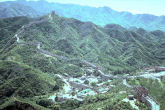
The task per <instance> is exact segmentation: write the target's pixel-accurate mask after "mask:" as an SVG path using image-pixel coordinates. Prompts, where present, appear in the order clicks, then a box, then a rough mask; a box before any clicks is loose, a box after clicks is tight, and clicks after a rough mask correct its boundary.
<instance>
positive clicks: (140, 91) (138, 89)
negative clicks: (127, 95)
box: [134, 86, 148, 101]
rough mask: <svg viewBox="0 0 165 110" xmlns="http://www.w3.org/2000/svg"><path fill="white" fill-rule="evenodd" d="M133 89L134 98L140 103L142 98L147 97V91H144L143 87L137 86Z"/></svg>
mask: <svg viewBox="0 0 165 110" xmlns="http://www.w3.org/2000/svg"><path fill="white" fill-rule="evenodd" d="M134 89H135V91H136V92H137V95H136V97H137V99H138V100H139V101H142V96H147V95H148V89H146V88H145V87H143V86H137V87H135V88H134Z"/></svg>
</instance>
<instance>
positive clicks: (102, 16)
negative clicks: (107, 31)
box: [0, 0, 165, 31]
mask: <svg viewBox="0 0 165 110" xmlns="http://www.w3.org/2000/svg"><path fill="white" fill-rule="evenodd" d="M8 3H9V4H13V5H14V4H15V3H19V4H23V5H24V6H28V7H31V8H32V9H31V10H35V11H36V12H37V14H38V15H40V16H42V15H45V14H47V13H49V12H50V11H52V10H55V12H56V13H57V14H58V15H60V16H64V17H68V18H75V19H78V20H81V21H91V22H93V23H95V24H97V25H100V26H105V25H106V24H119V25H121V26H123V27H125V28H130V27H138V28H139V27H140V28H144V29H146V30H149V31H151V30H163V31H165V16H154V15H149V14H136V15H134V14H131V13H129V12H117V11H115V10H113V9H111V8H109V7H100V8H95V7H89V6H81V5H74V4H59V3H49V2H46V1H44V0H41V1H37V2H36V1H29V2H27V1H25V0H18V1H14V2H6V4H8ZM0 4H3V3H0ZM4 6H5V5H4ZM19 7H23V6H21V5H18V6H17V8H19ZM1 9H2V8H1ZM9 9H10V8H9ZM12 9H13V8H12ZM19 9H21V8H19ZM25 9H26V7H25ZM25 9H23V10H22V9H21V10H19V11H20V13H18V12H17V11H12V10H11V11H10V10H9V11H8V13H9V15H10V13H11V15H13V16H14V15H15V16H18V15H21V16H22V15H27V16H31V17H34V16H35V15H34V14H32V13H35V11H33V12H32V11H31V10H27V11H25ZM0 12H1V13H4V12H3V11H0ZM14 12H15V13H16V12H17V14H12V13H14ZM1 17H3V16H1Z"/></svg>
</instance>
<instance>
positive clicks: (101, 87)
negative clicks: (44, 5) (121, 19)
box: [0, 14, 165, 110]
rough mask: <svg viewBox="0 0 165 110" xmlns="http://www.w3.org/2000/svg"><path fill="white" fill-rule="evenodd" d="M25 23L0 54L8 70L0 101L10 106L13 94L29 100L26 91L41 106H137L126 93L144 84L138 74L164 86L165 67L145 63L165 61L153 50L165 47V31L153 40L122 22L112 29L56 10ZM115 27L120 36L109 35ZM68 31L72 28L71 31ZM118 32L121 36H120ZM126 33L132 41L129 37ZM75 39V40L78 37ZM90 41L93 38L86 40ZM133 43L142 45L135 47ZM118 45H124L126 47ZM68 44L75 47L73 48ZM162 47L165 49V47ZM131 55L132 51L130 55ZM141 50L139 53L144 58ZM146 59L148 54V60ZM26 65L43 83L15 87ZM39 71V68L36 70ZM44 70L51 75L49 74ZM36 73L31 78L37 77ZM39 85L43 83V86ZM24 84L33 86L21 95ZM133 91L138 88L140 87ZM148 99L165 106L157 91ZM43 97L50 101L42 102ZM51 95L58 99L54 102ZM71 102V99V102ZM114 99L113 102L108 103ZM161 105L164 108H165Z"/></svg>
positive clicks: (0, 67) (2, 65)
mask: <svg viewBox="0 0 165 110" xmlns="http://www.w3.org/2000/svg"><path fill="white" fill-rule="evenodd" d="M19 19H20V18H18V20H19ZM25 19H26V18H25ZM77 24H78V25H77ZM43 25H44V26H43ZM19 27H20V28H18V30H16V31H15V32H16V34H15V33H13V36H14V37H11V36H9V39H10V40H7V43H6V41H5V43H4V45H3V46H2V47H3V48H1V53H3V54H1V56H0V58H1V62H0V70H1V72H2V73H3V74H2V76H1V77H0V78H1V79H2V82H1V84H2V85H1V86H0V89H1V91H0V93H1V94H4V95H3V96H1V95H0V98H2V99H3V100H2V101H1V102H0V104H1V105H2V108H4V109H5V107H8V106H9V105H13V104H11V103H9V102H8V100H10V97H11V98H15V100H14V99H13V100H14V102H15V101H18V102H19V103H25V101H24V100H22V99H21V98H20V97H24V98H26V99H27V100H28V101H30V102H31V103H32V102H33V103H32V104H31V103H29V104H30V105H32V106H33V107H39V108H40V107H41V106H42V107H45V109H46V108H47V109H52V108H53V109H61V108H62V109H66V110H68V109H75V110H76V109H77V110H82V108H84V109H90V108H91V107H93V106H94V105H96V104H97V105H98V106H95V107H96V108H100V109H112V110H113V109H114V110H117V109H120V108H118V107H121V108H122V107H123V109H132V108H134V107H133V105H132V104H131V103H132V102H131V101H128V100H127V99H126V98H128V96H129V95H132V91H131V90H132V88H133V86H134V85H138V84H140V82H139V83H138V84H137V82H136V80H137V79H138V81H140V80H142V79H143V78H145V79H147V80H150V79H152V80H154V81H157V80H158V81H159V82H158V83H160V84H162V86H164V84H163V83H164V79H163V78H164V75H165V72H164V71H162V72H153V73H150V72H148V71H147V72H146V71H144V69H143V67H146V66H152V65H159V66H162V65H164V57H162V58H161V59H159V58H158V57H156V56H154V54H153V53H154V51H160V50H157V48H158V47H159V46H160V45H161V46H162V49H163V41H164V38H163V37H162V38H160V40H158V41H153V43H150V42H149V41H148V39H146V38H143V37H141V36H140V33H138V32H134V31H127V30H124V31H123V30H122V29H118V28H117V29H112V30H111V28H109V27H108V28H101V27H99V26H97V25H94V24H91V23H88V22H86V23H84V22H81V21H78V20H75V19H66V18H61V17H59V16H58V15H53V14H49V15H47V16H44V17H43V18H40V20H33V21H30V22H29V23H27V24H25V25H21V26H20V25H19ZM43 27H45V28H44V29H46V31H42V30H44V29H43ZM48 27H49V28H48ZM84 28H88V32H85V33H84V30H83V29H84ZM49 29H50V30H49ZM51 29H52V30H51ZM9 30H10V29H9ZM52 31H55V32H52ZM77 31H78V32H77ZM109 31H110V32H111V33H114V36H113V34H112V35H109V34H108V33H109ZM116 31H123V32H121V33H122V34H124V35H125V36H124V37H128V36H129V40H128V41H127V40H126V39H125V38H123V36H119V35H118V34H115V33H116ZM45 32H46V33H45ZM65 32H66V33H65ZM67 32H69V34H68V33H67ZM93 32H95V33H93ZM119 33H120V32H119ZM116 35H117V36H119V37H118V38H115V37H116ZM126 35H128V36H126ZM145 35H146V36H147V35H150V36H149V38H150V39H154V38H157V36H156V35H155V34H152V32H151V33H147V32H146V33H145ZM59 36H60V37H59ZM68 36H69V37H68ZM137 36H138V37H137ZM61 37H62V38H61ZM93 37H94V39H93ZM100 37H102V38H101V39H103V40H101V39H100ZM121 38H122V40H121ZM123 39H125V40H126V41H123ZM105 40H106V41H105ZM52 41H54V42H55V43H54V42H52ZM71 41H74V43H72V42H71ZM140 41H143V42H140ZM1 42H4V41H1ZM50 42H51V43H52V44H53V46H52V45H49V44H50ZM76 42H78V43H76ZM86 42H87V43H88V44H86ZM105 42H106V43H105ZM61 44H62V45H61ZM75 44H77V45H75ZM1 45H2V44H1ZM153 45H154V46H153ZM155 45H156V47H155ZM60 46H62V47H60ZM63 46H64V47H63ZM84 46H85V47H84ZM100 46H103V47H100ZM130 46H133V47H136V48H129V47H130ZM150 46H153V47H154V48H153V49H154V51H151V50H150V49H149V48H148V47H150ZM68 47H69V48H68ZM96 47H97V48H96ZM109 47H110V48H109ZM118 47H122V49H123V50H122V49H119V48H118ZM67 49H69V51H68V50H67ZM57 50H58V51H57ZM161 53H163V51H162V52H161ZM130 55H131V56H132V57H130ZM137 55H139V56H140V58H139V56H137ZM118 59H120V60H118ZM151 59H152V60H151ZM141 60H143V63H142V62H141ZM159 60H161V61H162V62H161V61H159ZM35 61H36V62H35ZM40 61H42V62H40ZM160 62H161V63H160ZM11 64H13V65H11ZM14 65H17V66H14ZM21 65H22V66H21ZM100 65H101V66H100ZM6 67H7V68H6ZM18 67H19V68H18ZM62 67H63V68H62ZM24 68H25V69H24ZM54 68H55V69H54ZM139 68H140V69H139ZM7 69H9V70H7ZM22 69H24V71H26V72H28V74H26V75H27V76H28V75H31V76H29V77H30V78H31V77H33V75H34V76H36V79H33V80H34V82H33V83H35V80H37V82H38V84H41V87H35V88H33V87H32V85H33V84H32V85H30V86H31V87H32V88H31V90H32V91H30V90H28V89H27V88H26V86H27V87H29V85H28V83H27V82H26V83H27V85H26V84H25V85H26V86H25V85H24V84H23V85H21V82H18V84H19V85H20V87H17V86H15V85H14V88H13V89H14V90H10V84H11V85H12V84H13V83H12V81H15V80H18V79H20V78H24V73H23V72H22V71H23V70H22ZM33 71H35V72H34V73H33ZM29 72H30V73H29ZM4 73H7V74H9V76H11V77H9V76H8V77H6V75H5V74H4ZM135 73H136V74H135ZM17 74H19V75H17ZM126 74H128V75H126ZM22 75H23V76H22ZM20 76H22V77H20ZM43 76H45V77H46V80H45V77H43ZM160 77H162V78H160ZM15 78H18V79H15ZM30 78H29V79H28V80H27V81H29V80H31V79H30ZM4 79H5V80H4ZM25 79H26V77H25ZM6 80H7V81H9V82H7V81H6ZM40 80H41V81H40ZM43 80H45V81H43ZM10 81H11V82H10ZM134 81H135V82H134ZM43 82H44V87H43V84H42V83H43ZM35 85H37V84H35ZM140 85H141V84H140ZM8 86H9V87H8ZM145 86H147V85H145ZM6 87H7V88H6ZM12 87H13V86H12ZM22 87H23V89H22ZM4 88H5V89H4ZM38 88H41V90H40V89H38ZM52 88H53V89H52ZM19 89H21V91H22V92H23V90H26V91H29V92H28V94H26V95H25V96H21V95H24V94H21V92H20V91H19ZM161 89H162V88H161ZM3 90H5V91H3ZM6 91H8V94H6ZM123 91H126V92H123ZM35 92H36V93H35ZM25 93H26V92H25ZM5 94H6V96H5ZM133 94H135V92H134V93H133ZM29 95H30V96H29ZM151 95H153V94H151ZM18 96H20V97H18ZM42 96H43V97H42ZM6 97H8V98H6ZM36 97H37V98H36ZM88 98H89V99H88ZM49 99H50V100H49ZM124 99H126V100H124ZM145 99H146V100H148V102H149V103H150V104H151V105H152V107H151V108H156V109H152V110H159V109H160V107H157V105H158V106H159V105H161V106H162V102H159V103H157V101H155V97H154V98H153V99H152V98H151V97H147V96H146V97H145ZM156 99H157V97H156ZM43 100H44V101H45V100H46V101H45V102H44V103H41V102H42V101H43ZM51 100H52V101H53V102H51ZM90 100H94V101H90ZM109 100H111V101H109ZM133 100H136V99H133ZM3 101H4V102H5V104H4V102H3ZM28 101H27V102H28ZM37 101H40V102H37ZM67 101H70V102H67ZM74 101H75V102H74ZM49 102H50V103H49ZM102 102H105V104H102ZM110 102H111V103H110ZM129 102H131V103H129ZM6 103H7V104H6ZM8 103H9V104H8ZM45 103H46V104H45ZM47 103H48V105H47ZM67 103H69V104H70V105H69V104H68V105H67ZM108 103H109V104H110V105H108ZM133 103H135V104H134V105H137V107H135V109H141V107H142V108H144V110H147V109H148V107H147V106H146V105H145V104H144V103H142V102H139V101H134V102H133ZM137 103H138V104H137ZM87 104H88V105H87ZM120 104H121V105H120ZM64 105H65V106H64ZM72 105H74V106H72ZM105 105H106V106H105ZM155 105H156V106H155ZM13 106H15V105H13ZM52 106H53V107H52ZM42 107H41V108H42ZM2 108H0V109H2ZM41 108H40V109H41ZM42 109H44V108H42ZM161 109H162V110H163V108H161ZM91 110H92V109H91Z"/></svg>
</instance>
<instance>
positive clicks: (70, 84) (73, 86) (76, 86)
mask: <svg viewBox="0 0 165 110" xmlns="http://www.w3.org/2000/svg"><path fill="white" fill-rule="evenodd" d="M49 19H52V18H51V14H50V15H49ZM49 19H43V20H39V21H33V22H30V23H29V24H27V25H24V26H22V27H21V29H20V30H19V31H18V32H17V34H15V35H14V37H13V38H12V39H15V41H16V42H17V44H18V45H31V46H35V47H36V48H37V49H38V51H39V52H40V53H42V54H45V55H49V56H52V57H56V58H57V59H58V60H64V61H66V62H71V61H73V60H76V61H79V62H81V63H83V64H85V65H87V66H88V67H90V68H91V69H90V70H92V71H93V72H92V74H90V76H87V75H83V76H82V77H80V78H75V80H77V81H73V79H74V78H73V77H70V76H67V75H66V76H62V75H56V76H57V77H59V78H60V79H61V80H62V81H63V82H64V83H65V85H64V88H63V89H66V90H64V91H60V92H61V93H60V92H59V93H55V94H54V95H52V96H50V97H49V99H52V100H55V98H56V97H57V94H58V98H59V101H63V100H66V99H68V98H71V99H77V100H80V101H82V100H83V99H84V98H85V97H86V96H87V95H89V94H87V95H84V96H83V95H82V94H81V92H82V91H84V90H85V89H89V91H92V93H91V95H95V94H100V93H105V92H108V91H109V90H110V88H111V87H115V86H114V85H111V87H107V86H103V85H104V83H103V84H102V83H97V85H98V86H100V87H99V88H94V87H92V86H90V85H89V84H84V82H83V83H82V81H84V79H85V80H88V78H89V77H92V78H93V79H96V80H98V79H101V80H103V81H105V83H106V82H108V81H112V80H113V79H122V80H123V82H122V83H123V85H125V86H126V87H128V88H131V89H133V90H134V91H136V92H137V94H140V96H139V100H141V101H142V102H143V103H145V104H146V105H147V106H148V107H149V108H150V109H151V110H160V105H159V103H158V102H157V101H156V100H154V99H153V98H152V97H151V96H150V95H148V94H145V93H143V89H144V88H143V89H142V91H137V88H138V87H133V86H131V85H129V84H128V83H127V80H126V78H128V79H129V78H136V77H145V78H153V79H154V78H155V79H157V78H158V77H160V76H164V75H165V72H164V73H162V74H159V75H155V74H149V75H148V74H143V75H138V76H126V78H125V77H118V76H113V75H106V74H105V73H104V72H102V71H101V70H100V68H98V66H96V65H94V64H92V63H90V62H88V61H86V60H82V59H78V58H75V59H69V58H67V57H65V56H59V55H57V54H54V53H51V52H48V51H46V50H44V49H42V48H41V47H42V46H41V45H42V43H40V42H30V41H29V42H27V41H26V42H25V41H20V37H19V36H20V35H21V34H22V33H23V32H24V31H25V29H26V28H29V27H31V26H32V25H35V24H39V23H43V22H48V21H49ZM8 43H9V41H8V42H7V43H6V45H8ZM3 50H4V49H2V51H1V52H3ZM94 71H97V72H98V73H99V76H95V75H94V74H93V73H94ZM88 81H89V80H88ZM77 82H78V83H77ZM96 82H97V81H96ZM89 83H92V82H90V81H89ZM105 88H106V89H105ZM135 88H136V89H135ZM139 88H141V87H139ZM101 89H103V90H101ZM74 91H77V92H78V94H79V95H75V96H71V95H70V93H71V92H74ZM66 93H67V95H66V96H65V94H66Z"/></svg>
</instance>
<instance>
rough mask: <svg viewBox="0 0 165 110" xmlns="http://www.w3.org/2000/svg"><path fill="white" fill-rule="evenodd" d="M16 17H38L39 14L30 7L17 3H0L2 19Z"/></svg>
mask: <svg viewBox="0 0 165 110" xmlns="http://www.w3.org/2000/svg"><path fill="white" fill-rule="evenodd" d="M15 16H28V17H38V14H37V12H36V11H35V10H34V9H32V8H31V7H29V6H26V5H23V4H20V3H17V2H2V3H0V17H1V18H8V17H15Z"/></svg>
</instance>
